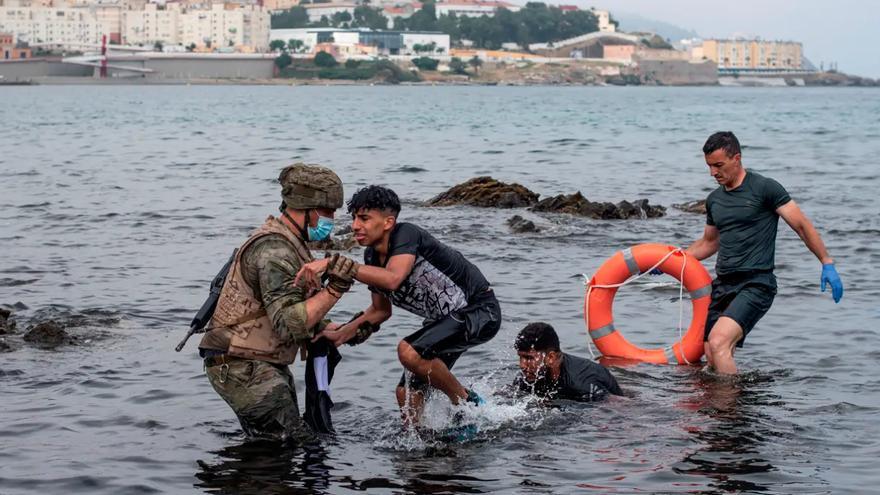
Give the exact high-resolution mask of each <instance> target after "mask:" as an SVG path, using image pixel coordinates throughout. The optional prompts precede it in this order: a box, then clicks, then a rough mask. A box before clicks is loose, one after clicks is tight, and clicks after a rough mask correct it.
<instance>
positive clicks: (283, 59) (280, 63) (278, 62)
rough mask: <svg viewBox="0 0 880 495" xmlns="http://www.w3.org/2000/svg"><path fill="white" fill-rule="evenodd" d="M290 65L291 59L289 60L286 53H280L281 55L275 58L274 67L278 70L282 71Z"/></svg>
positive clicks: (289, 57)
mask: <svg viewBox="0 0 880 495" xmlns="http://www.w3.org/2000/svg"><path fill="white" fill-rule="evenodd" d="M292 63H293V58H291V56H290V55H288V54H287V53H282V54H281V55H278V56H277V57H275V66H276V67H278V68H279V69H282V70H283V69H284V68H285V67H287V66H289V65H290V64H292Z"/></svg>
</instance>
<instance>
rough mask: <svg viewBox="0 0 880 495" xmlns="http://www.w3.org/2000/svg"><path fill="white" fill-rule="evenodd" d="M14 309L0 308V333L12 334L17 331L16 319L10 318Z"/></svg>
mask: <svg viewBox="0 0 880 495" xmlns="http://www.w3.org/2000/svg"><path fill="white" fill-rule="evenodd" d="M10 316H12V311H9V310H8V309H4V308H0V335H6V334H10V333H12V332H14V331H15V320H12V319H10V318H9V317H10Z"/></svg>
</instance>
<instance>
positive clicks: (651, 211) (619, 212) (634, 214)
mask: <svg viewBox="0 0 880 495" xmlns="http://www.w3.org/2000/svg"><path fill="white" fill-rule="evenodd" d="M531 210H532V211H541V212H552V213H569V214H572V215H579V216H582V217H589V218H595V219H598V220H627V219H631V218H657V217H662V216H664V215H665V214H666V208H665V207H663V206H659V205H651V204H649V203H648V200H647V199H639V200H636V201H633V202H629V201H621V202H619V203H617V204H614V203H608V202H594V201H590V200H588V199H587V198H585V197H584V195H583V194H581V192H580V191H578V192H576V193H574V194H560V195H558V196H553V197H552V198H545V199H542V200H541V201H539V202H538V203H537V204H536V205H535V206H533V207H532V208H531Z"/></svg>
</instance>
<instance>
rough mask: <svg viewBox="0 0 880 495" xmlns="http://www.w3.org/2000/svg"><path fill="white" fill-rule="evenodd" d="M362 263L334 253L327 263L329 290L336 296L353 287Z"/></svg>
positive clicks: (340, 295)
mask: <svg viewBox="0 0 880 495" xmlns="http://www.w3.org/2000/svg"><path fill="white" fill-rule="evenodd" d="M358 267H360V265H359V264H358V263H357V262H356V261H354V260H353V259H351V258H348V257H346V256H342V255H340V254H339V253H334V254H333V256H331V257H330V261H329V263H327V271H326V275H327V290H329V291H330V293H331V294H333V295H334V296H336V297H342V294H344V293H346V292H348V290H349V289H351V284H353V283H354V277H355V275H357V272H358Z"/></svg>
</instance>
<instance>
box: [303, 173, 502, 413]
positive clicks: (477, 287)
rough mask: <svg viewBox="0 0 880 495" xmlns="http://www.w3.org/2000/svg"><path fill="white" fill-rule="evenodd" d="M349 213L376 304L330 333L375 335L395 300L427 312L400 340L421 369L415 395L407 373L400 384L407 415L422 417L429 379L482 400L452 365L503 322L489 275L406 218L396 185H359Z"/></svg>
mask: <svg viewBox="0 0 880 495" xmlns="http://www.w3.org/2000/svg"><path fill="white" fill-rule="evenodd" d="M348 212H349V213H350V214H351V215H352V232H353V234H354V238H355V240H356V241H357V242H358V243H359V244H360V245H362V246H365V247H366V250H365V251H364V263H363V264H362V265H361V264H358V265H357V267H356V269H355V279H356V280H357V281H359V282H361V283H364V284H366V285H367V286H368V287H369V288H370V291H371V304H370V306H369V307H368V308H367V309H366V310H365V311H364V313H363V315H362V316H360V317H358V318H356V319H354V320H353V321H352V322H351V323H349V324H346V325H343V326H342V327H340V328H339V329H337V330H332V331H331V330H328V331H324V332H323V333H322V335H323V336H324V337H326V338H327V339H329V340H331V341H333V342H335V343H336V344H337V345H339V344H340V343H342V342H348V341H349V340H351V339H355V337H357V338H356V339H355V341H357V342H362V341H363V340H364V339H365V338H366V337H368V336H369V335H366V334H364V333H363V332H362V330H363V324H364V323H367V324H368V328H370V329H372V330H371V331H370V332H372V331H375V329H376V328H377V327H378V325H380V324H381V323H383V322H385V321H386V320H388V319H389V318H390V317H391V311H392V307H393V306H396V307H398V308H401V309H405V310H407V311H409V312H410V313H414V314H416V315H419V316H421V317H423V318H424V319H425V325H424V327H423V328H422V329H421V330H419V331H417V332H415V333H414V334H412V335H410V336H408V337H406V338H405V339H403V340H402V341H400V343H399V344H398V346H397V355H398V358H399V360H400V362H401V364H402V365H403V367H404V368H405V369H406V370H407V371H409V372H411V373H412V375H413V378H412V380H411V382H410V385H411V387H412V389H413V391H414V393H412V394H409V395H408V394H407V390H406V389H405V387H404V385H405V383H406V380H405V375H404V379H402V380H401V381H400V384H399V386H398V387H397V390H396V394H397V401H398V404H399V405H400V407H401V413H402V415H403V418H404V421H405V422H408V423H409V424H416V423H417V422H418V419H419V417H420V416H421V412H422V407H423V404H424V397H425V391H426V390H427V388H428V385H430V386H431V387H433V388H436V389H439V390H441V391H442V392H443V393H444V394H446V396H447V397H449V400H450V401H451V402H452V403H453V404H458V403H459V402H460V401H468V402H471V403H474V404H480V403H482V402H483V400H482V398H480V397H479V395H477V394H476V393H475V392H473V391H472V390H468V389H466V388H465V387H464V386H462V384H461V383H460V382H459V381H458V379H457V378H456V377H455V376H454V375H453V374H452V373H451V372H450V368H452V366H453V365H454V364H455V362H456V360H458V358H459V357H460V356H461V355H462V353H464V352H465V351H466V350H468V349H470V348H471V347H473V346H476V345H479V344H483V343H485V342H488V341H489V340H491V339H492V338H493V337H494V336H495V334H496V333H498V329H499V328H500V327H501V308H500V306H499V304H498V300H497V299H496V298H495V294H494V292H493V291H492V288H491V286H490V284H489V282H488V281H487V280H486V278H485V277H484V276H483V274H482V273H481V272H480V270H479V269H478V268H477V267H476V266H474V265H473V264H472V263H471V262H470V261H468V260H467V259H466V258H465V257H464V256H463V255H462V254H461V253H460V252H458V251H456V250H455V249H452V248H451V247H449V246H447V245H446V244H444V243H442V242H440V241H438V240H437V239H436V238H434V236H432V235H431V234H430V233H428V232H427V231H425V230H424V229H422V228H421V227H418V226H416V225H414V224H411V223H407V222H398V215H399V213H400V200H399V199H398V197H397V194H396V193H395V192H394V191H392V190H391V189H388V188H385V187H382V186H368V187H365V188H363V189H361V190H359V191H357V192H356V193H355V194H354V196H352V198H351V200H349V201H348ZM329 263H330V262H326V261H323V260H321V261H316V262H313V263H309V264H308V265H306V266H305V267H304V268H303V270H301V272H304V273H306V272H307V273H306V276H307V277H308V278H310V279H312V280H316V276H317V274H319V273H322V272H323V271H325V270H327V269H328V267H329Z"/></svg>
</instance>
